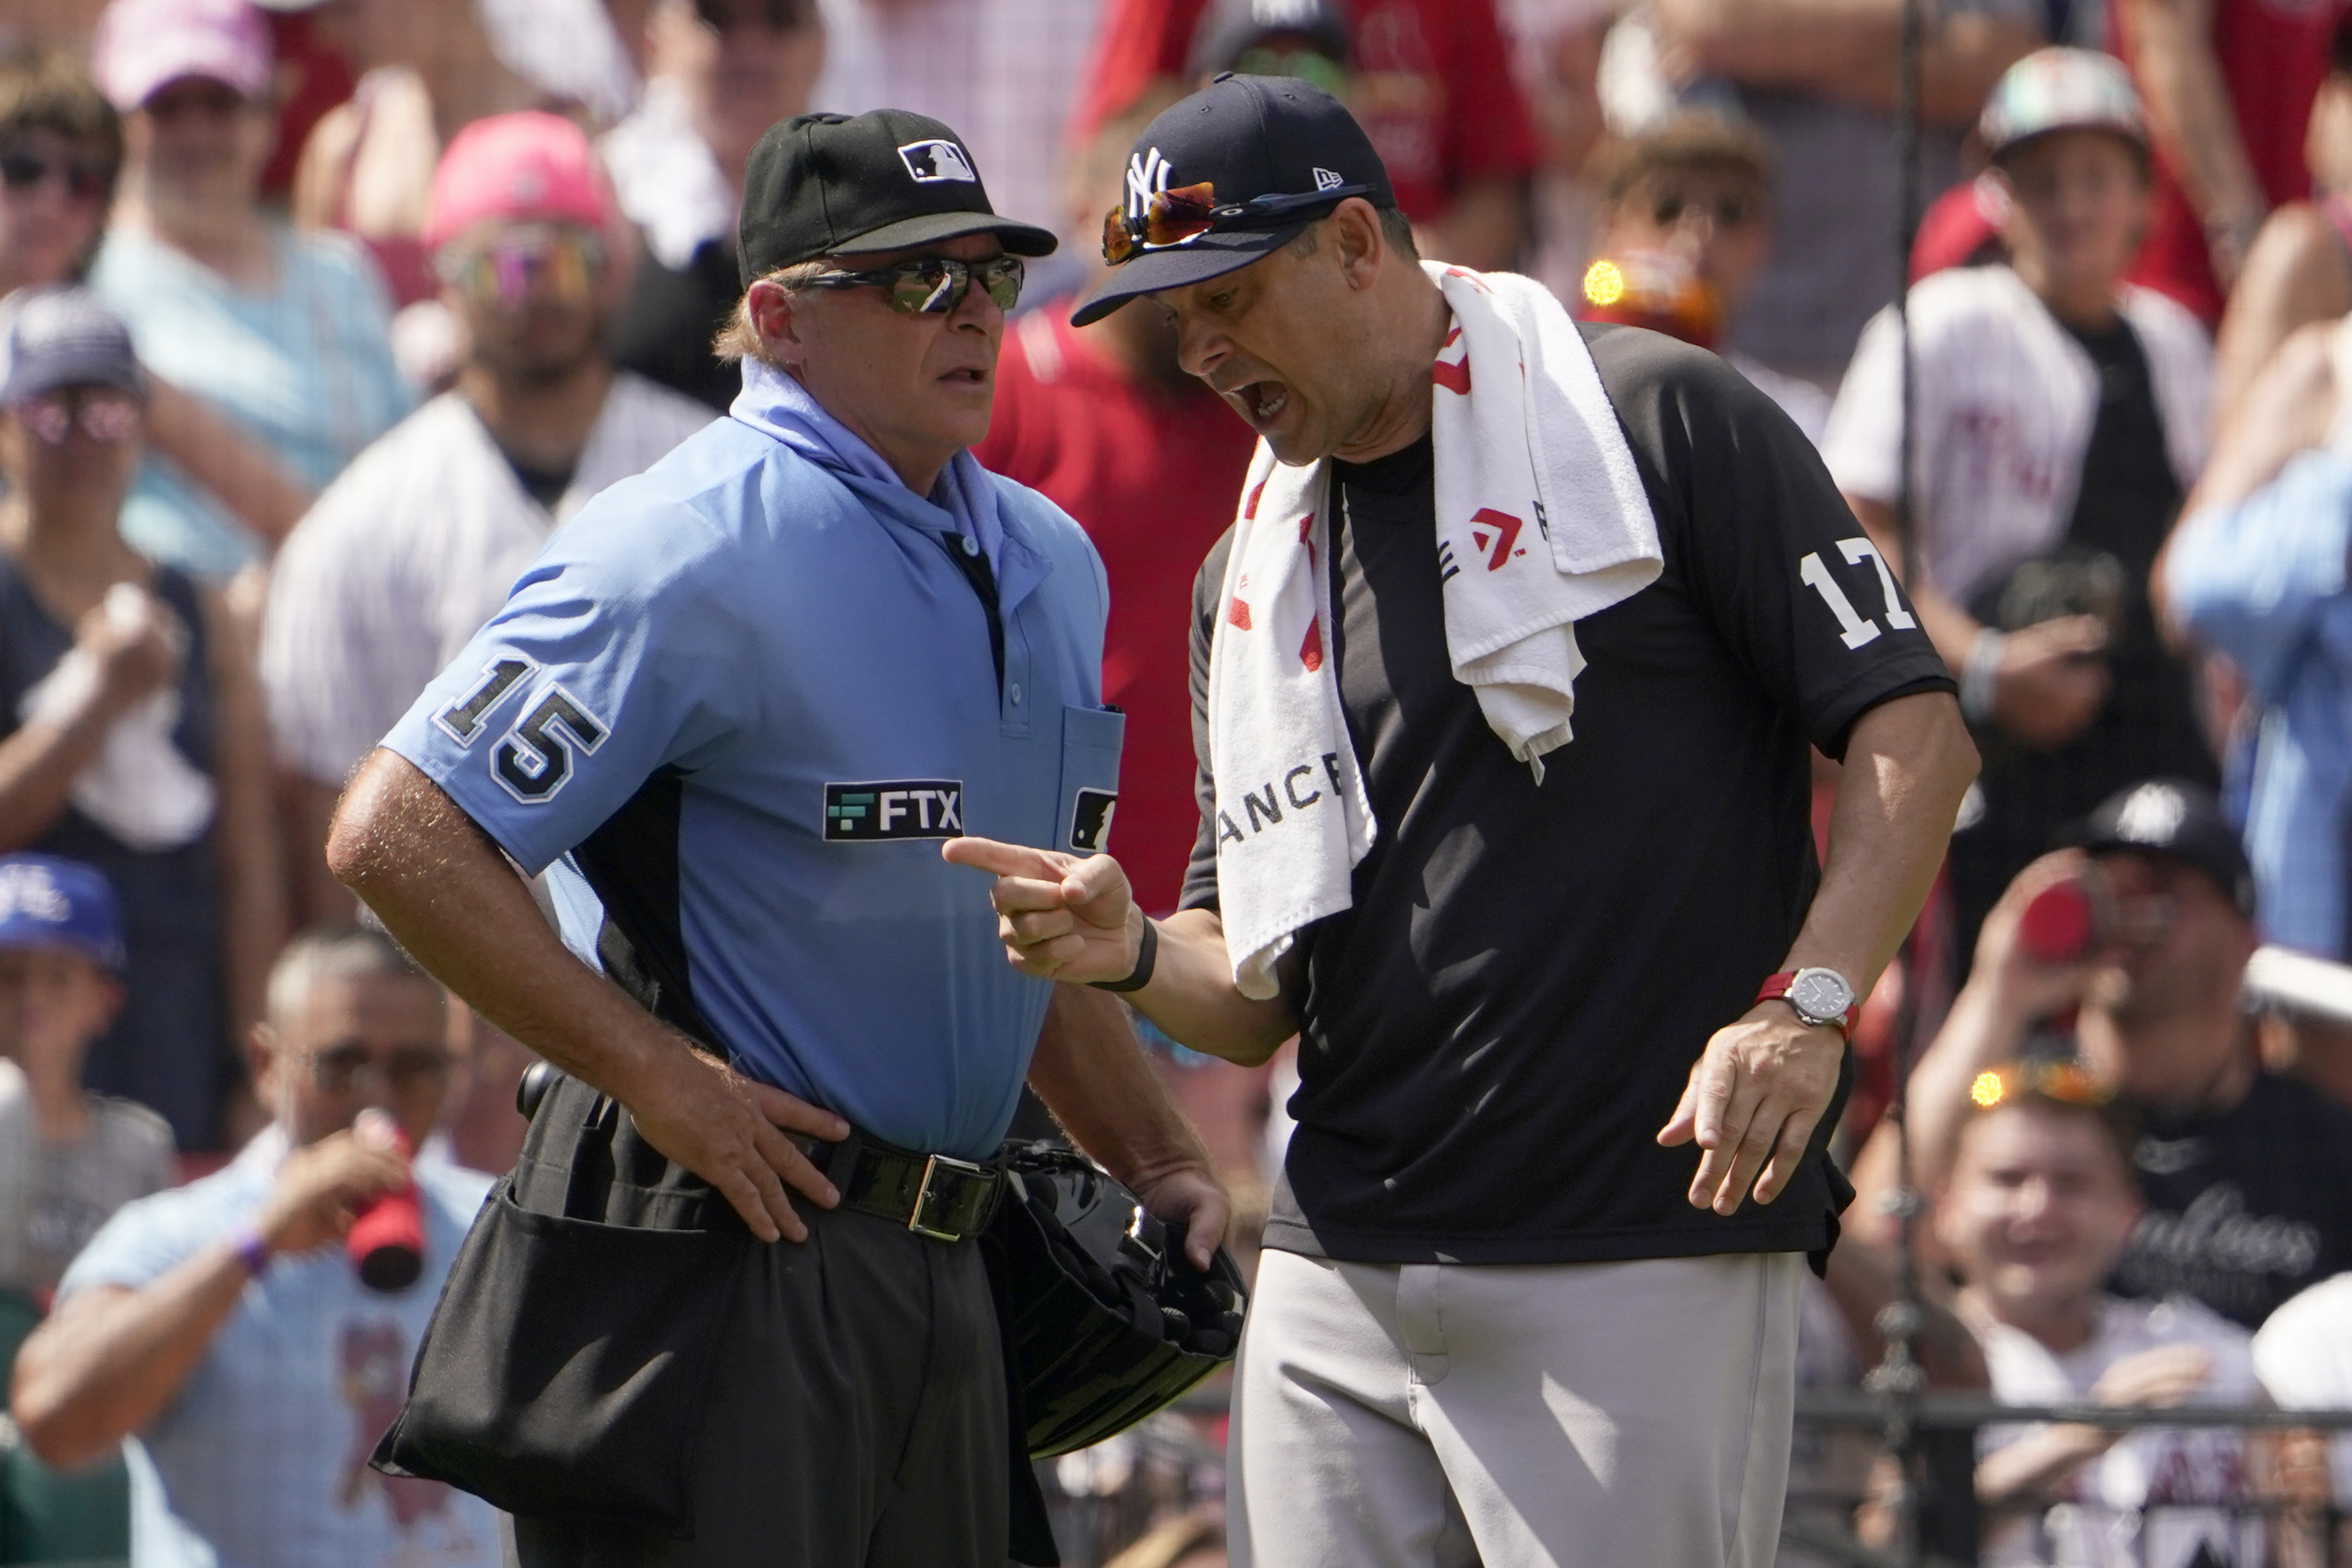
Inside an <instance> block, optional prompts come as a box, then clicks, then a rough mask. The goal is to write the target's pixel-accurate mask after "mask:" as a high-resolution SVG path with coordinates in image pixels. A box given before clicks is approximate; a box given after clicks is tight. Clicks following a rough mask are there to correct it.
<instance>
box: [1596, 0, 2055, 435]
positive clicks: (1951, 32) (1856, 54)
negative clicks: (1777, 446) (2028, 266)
mask: <svg viewBox="0 0 2352 1568" xmlns="http://www.w3.org/2000/svg"><path fill="white" fill-rule="evenodd" d="M1635 15H1636V19H1637V20H1636V25H1637V26H1639V25H1641V24H1642V23H1643V22H1646V25H1647V26H1648V28H1649V30H1650V32H1651V35H1652V37H1653V38H1654V42H1655V47H1656V48H1657V51H1658V55H1659V57H1660V58H1661V59H1662V60H1663V61H1664V63H1665V65H1666V67H1667V69H1668V70H1670V71H1671V72H1672V73H1673V75H1672V78H1671V79H1669V80H1666V81H1664V82H1662V83H1661V84H1660V85H1661V86H1662V87H1664V88H1665V89H1668V90H1673V91H1677V92H1679V93H1680V94H1681V95H1682V96H1683V98H1684V100H1685V101H1688V102H1691V103H1694V104H1703V103H1707V102H1722V101H1724V100H1726V99H1728V100H1730V101H1732V102H1733V103H1736V105H1737V106H1738V110H1739V112H1741V113H1742V114H1744V115H1745V116H1746V117H1747V118H1748V119H1749V120H1750V121H1753V122H1754V123H1755V124H1756V125H1757V126H1758V128H1759V129H1760V130H1761V131H1762V132H1764V134H1765V135H1766V136H1767V137H1769V139H1770V141H1771V142H1772V145H1773V148H1774V150H1775V152H1776V153H1778V155H1779V159H1778V162H1779V180H1778V183H1777V185H1776V187H1775V189H1774V192H1773V208H1774V216H1775V218H1776V220H1777V221H1778V223H1779V225H1780V233H1781V236H1782V237H1783V240H1784V243H1783V244H1781V245H1780V247H1777V248H1776V249H1775V250H1774V251H1773V253H1772V255H1771V258H1769V260H1768V261H1767V262H1766V264H1765V266H1764V267H1763V268H1762V269H1761V271H1760V273H1759V277H1758V279H1757V280H1756V286H1755V291H1754V295H1753V297H1752V299H1751V300H1750V301H1749V305H1750V308H1749V309H1748V310H1746V311H1745V312H1744V313H1743V314H1742V315H1741V316H1740V318H1739V320H1738V323H1737V326H1736V329H1735V331H1733V333H1732V338H1731V341H1732V342H1733V344H1734V345H1735V346H1736V347H1738V349H1739V351H1740V352H1741V353H1746V354H1750V355H1752V356H1754V357H1755V358H1757V359H1759V360H1762V361H1763V362H1764V363H1767V364H1769V365H1771V366H1772V367H1773V368H1774V369H1776V370H1778V371H1780V372H1781V373H1782V374H1787V375H1795V376H1801V377H1803V378H1805V379H1806V380H1808V381H1811V382H1813V383H1814V384H1816V385H1819V386H1822V387H1824V388H1832V387H1834V386H1835V385H1836V384H1837V380H1838V377H1839V375H1840V374H1841V373H1842V372H1843V370H1844V368H1845V364H1846V362H1847V360H1848V359H1849V358H1850V357H1851V356H1852V355H1853V352H1854V343H1855V341H1856V339H1857V337H1858V335H1859V334H1860V333H1861V331H1862V330H1863V328H1864V326H1865V325H1866V324H1867V323H1868V322H1869V321H1870V318H1871V317H1872V315H1873V314H1874V313H1875V312H1876V311H1877V310H1879V309H1880V308H1881V307H1882V306H1884V305H1885V304H1886V303H1887V302H1888V301H1889V300H1892V299H1893V298H1894V294H1895V282H1896V279H1897V274H1896V271H1895V267H1894V266H1893V264H1892V262H1891V260H1890V258H1893V257H1895V255H1896V254H1897V253H1898V246H1897V240H1896V235H1897V231H1898V226H1899V217H1898V211H1899V206H1900V202H1899V195H1900V185H1901V179H1902V175H1901V169H1902V163H1901V161H1900V160H1899V159H1898V158H1897V157H1896V156H1895V144H1896V139H1897V137H1898V135H1899V128H1898V126H1897V124H1896V120H1895V82H1896V72H1895V59H1896V57H1897V50H1898V47H1899V34H1900V31H1901V28H1902V25H1903V16H1904V7H1903V5H1902V4H1900V0H1861V3H1858V4H1854V5H1812V4H1810V3H1809V0H1658V3H1657V4H1656V5H1651V6H1647V7H1643V8H1641V9H1640V10H1639V11H1637V12H1636V14H1635ZM2044 17H2045V8H2044V7H2043V6H2042V5H2041V4H2039V3H2038V0H1951V3H1950V4H1948V5H1940V6H1938V7H1937V12H1936V14H1935V16H1934V17H1933V18H1932V19H1931V20H1929V21H1928V22H1927V25H1926V26H1925V27H1924V28H1923V37H1922V38H1921V40H1920V45H1921V47H1920V56H1919V66H1920V76H1921V93H1920V102H1919V108H1920V115H1921V119H1922V121H1924V126H1923V132H1922V134H1921V137H1920V145H1919V172H1920V178H1921V181H1922V184H1923V191H1924V195H1925V196H1926V197H1927V199H1930V200H1932V199H1933V198H1934V197H1935V195H1937V193H1938V192H1940V191H1941V190H1943V189H1944V187H1946V186H1947V185H1949V184H1952V183H1953V182H1954V181H1956V180H1957V179H1958V177H1959V173H1960V144H1961V139H1962V138H1963V137H1964V136H1965V135H1966V134H1967V132H1968V128H1969V123H1970V121H1973V120H1974V119H1975V118H1976V116H1977V114H1978V112H1979V110H1981V109H1982V107H1983V105H1984V100H1985V94H1986V93H1988V92H1989V91H1990V90H1991V89H1992V86H1993V83H1994V82H1995V81H1996V80H1997V79H1999V77H2000V73H2001V71H2002V70H2003V69H2005V68H2007V67H2008V66H2009V65H2011V63H2012V62H2014V61H2015V60H2017V59H2018V58H2020V57H2021V56H2022V55H2024V54H2026V53H2027V52H2028V51H2029V50H2031V49H2032V48H2033V47H2035V46H2036V45H2037V44H2039V43H2041V42H2042V24H2043V21H2044Z"/></svg>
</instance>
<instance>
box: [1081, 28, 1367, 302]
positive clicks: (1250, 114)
mask: <svg viewBox="0 0 2352 1568" xmlns="http://www.w3.org/2000/svg"><path fill="white" fill-rule="evenodd" d="M1349 196H1361V197H1363V198H1364V200H1366V201H1368V202H1370V203H1371V204H1372V205H1374V206H1376V207H1392V206H1394V205H1396V192H1395V190H1394V189H1393V188H1392V187H1391V185H1390V184H1389V172H1388V168H1387V166H1386V165H1385V164H1383V163H1381V155H1380V154H1379V153H1375V152H1373V151H1372V143H1371V139H1370V137H1368V136H1366V135H1365V134H1364V128H1363V127H1362V126H1360V125H1359V124H1357V123H1356V120H1355V117H1354V116H1353V115H1351V114H1349V112H1348V111H1347V110H1346V109H1345V108H1343V107H1342V106H1341V105H1340V103H1339V100H1338V99H1336V98H1333V97H1332V96H1331V95H1330V94H1329V93H1328V92H1325V91H1324V90H1323V89H1320V88H1318V87H1315V86H1312V85H1310V84H1309V83H1307V82H1304V81H1300V80H1298V79H1297V78H1294V77H1271V76H1235V75H1234V74H1233V73H1232V72H1230V71H1229V72H1227V73H1226V74H1224V75H1223V76H1221V77H1219V78H1217V79H1216V80H1214V81H1213V82H1211V83H1210V84H1209V85H1208V86H1206V87H1204V88H1202V89H1201V90H1200V91H1198V92H1196V93H1194V94H1193V95H1192V97H1190V98H1188V99H1185V100H1182V101H1181V102H1180V103H1177V104H1174V105H1172V106H1171V107H1170V108H1169V109H1168V110H1166V111H1165V112H1164V113H1162V114H1161V115H1160V118H1159V119H1157V120H1155V121H1152V122H1151V123H1150V125H1148V126H1146V127H1144V130H1143V134H1142V135H1140V136H1139V137H1137V138H1136V139H1135V147H1134V149H1133V151H1131V152H1130V153H1129V154H1128V159H1127V185H1126V189H1125V191H1124V193H1123V194H1122V196H1121V200H1120V203H1119V205H1118V206H1117V207H1114V208H1113V209H1111V212H1110V215H1109V216H1108V217H1107V218H1105V219H1104V222H1103V259H1104V260H1106V261H1108V262H1109V263H1110V264H1111V270H1110V275H1109V276H1108V278H1106V279H1103V281H1102V284H1101V286H1100V287H1098V288H1097V289H1095V291H1094V293H1093V295H1092V296H1091V297H1090V298H1089V299H1088V300H1087V302H1086V303H1085V304H1083V305H1081V306H1079V307H1078V310H1077V313H1076V314H1075V315H1073V316H1072V317H1071V318H1070V324H1071V325H1072V326H1075V327H1083V326H1086V325H1087V323H1089V322H1091V321H1100V320H1101V319H1102V318H1103V317H1105V316H1108V315H1109V314H1110V313H1111V312H1112V311H1113V310H1118V308H1119V307H1120V306H1121V305H1124V304H1125V303H1127V301H1129V300H1132V299H1134V298H1135V297H1136V296H1137V295H1139V294H1149V293H1151V292H1152V291H1154V290H1155V289H1181V288H1185V287H1187V286H1189V285H1191V284H1194V283H1203V282H1206V281H1207V280H1208V279H1212V278H1215V277H1218V276H1220V275H1222V274H1223V273H1227V272H1234V271H1238V270H1239V269H1240V268H1244V267H1247V266H1248V265H1249V264H1250V263H1251V262H1253V261H1255V260H1257V259H1258V258H1261V257H1264V256H1268V255H1271V254H1272V253H1273V252H1275V251H1276V250H1278V249H1280V248H1281V247H1283V246H1285V245H1286V244H1288V243H1289V242H1290V241H1291V239H1292V238H1293V237H1296V236H1297V233H1298V231H1299V230H1301V229H1303V228H1305V227H1306V226H1307V225H1308V224H1309V223H1312V222H1313V221H1314V220H1315V219H1317V218H1319V217H1323V216H1328V214H1329V213H1330V211H1331V209H1332V208H1333V207H1335V206H1337V205H1339V203H1341V202H1342V201H1344V200H1346V199H1347V198H1348V197H1349Z"/></svg>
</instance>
